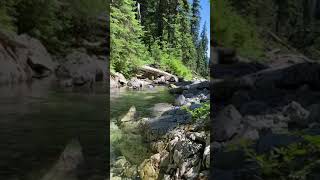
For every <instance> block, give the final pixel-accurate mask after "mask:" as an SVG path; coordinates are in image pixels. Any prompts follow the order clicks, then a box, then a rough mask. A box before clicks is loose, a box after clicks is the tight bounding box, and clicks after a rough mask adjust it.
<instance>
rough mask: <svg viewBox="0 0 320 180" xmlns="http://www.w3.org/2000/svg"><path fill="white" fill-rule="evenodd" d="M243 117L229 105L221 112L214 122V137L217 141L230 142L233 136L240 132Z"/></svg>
mask: <svg viewBox="0 0 320 180" xmlns="http://www.w3.org/2000/svg"><path fill="white" fill-rule="evenodd" d="M241 119H242V116H241V114H240V113H239V111H238V110H237V109H236V108H235V107H234V106H233V105H229V106H227V107H225V108H224V109H223V110H222V111H220V112H219V113H218V115H217V117H216V118H214V120H213V134H214V135H213V137H214V138H215V141H226V140H230V138H232V137H233V136H235V135H236V134H238V133H239V132H240V129H239V127H240V124H241Z"/></svg>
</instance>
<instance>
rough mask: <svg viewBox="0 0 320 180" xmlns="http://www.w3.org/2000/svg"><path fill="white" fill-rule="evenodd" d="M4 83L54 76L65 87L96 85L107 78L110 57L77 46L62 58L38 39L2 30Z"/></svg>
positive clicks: (0, 46) (0, 52) (0, 56)
mask: <svg viewBox="0 0 320 180" xmlns="http://www.w3.org/2000/svg"><path fill="white" fill-rule="evenodd" d="M0 40H1V42H0V64H1V66H0V72H1V74H0V85H12V84H18V83H22V82H30V81H32V80H33V79H45V78H47V77H49V76H53V77H55V79H56V82H57V83H56V84H57V85H60V86H61V87H75V88H76V87H80V86H88V87H92V85H93V84H94V83H95V82H98V81H104V82H105V81H106V80H107V68H104V67H107V61H106V60H107V57H105V56H98V55H88V53H87V50H86V49H74V50H73V51H72V52H70V53H69V54H67V55H65V56H63V57H60V56H59V57H58V56H54V55H51V54H49V53H48V51H47V49H46V48H45V46H44V45H43V44H42V43H41V42H40V41H39V40H37V39H35V38H33V37H31V36H29V35H26V34H22V35H17V34H13V33H8V32H5V31H2V30H0Z"/></svg>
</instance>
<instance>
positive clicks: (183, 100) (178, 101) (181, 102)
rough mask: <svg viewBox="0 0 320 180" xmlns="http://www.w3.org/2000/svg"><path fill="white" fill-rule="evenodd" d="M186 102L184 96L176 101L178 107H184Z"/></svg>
mask: <svg viewBox="0 0 320 180" xmlns="http://www.w3.org/2000/svg"><path fill="white" fill-rule="evenodd" d="M185 102H186V98H185V97H184V96H183V95H180V96H178V98H177V99H176V100H175V103H174V104H175V105H176V106H183V105H184V104H185Z"/></svg>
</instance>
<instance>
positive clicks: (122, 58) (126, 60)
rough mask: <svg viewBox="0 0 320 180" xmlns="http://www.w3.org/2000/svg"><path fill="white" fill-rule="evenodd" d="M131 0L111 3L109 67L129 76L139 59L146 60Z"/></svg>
mask: <svg viewBox="0 0 320 180" xmlns="http://www.w3.org/2000/svg"><path fill="white" fill-rule="evenodd" d="M134 6H135V1H133V0H118V1H114V2H112V3H111V18H110V33H111V36H110V38H111V67H112V68H114V70H115V71H117V72H121V73H123V74H124V75H125V76H130V73H132V72H133V71H134V70H135V67H136V66H138V65H139V64H140V63H141V61H143V60H146V51H145V47H144V45H143V43H142V42H141V40H140V38H141V37H142V36H143V31H142V27H141V25H140V24H139V22H138V20H137V19H136V9H135V8H134Z"/></svg>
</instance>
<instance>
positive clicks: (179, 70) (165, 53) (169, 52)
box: [150, 41, 192, 79]
mask: <svg viewBox="0 0 320 180" xmlns="http://www.w3.org/2000/svg"><path fill="white" fill-rule="evenodd" d="M159 44H161V45H159ZM161 47H162V49H161ZM150 52H151V56H152V57H153V58H154V63H156V64H158V65H160V67H161V68H162V69H164V70H166V71H169V72H171V73H173V74H176V75H178V76H180V77H183V78H185V79H191V78H192V73H191V71H190V70H189V69H188V68H187V67H186V66H185V65H184V64H183V62H182V59H181V55H180V54H181V53H180V52H179V51H178V50H177V49H175V48H169V47H168V44H167V43H166V42H161V43H160V42H159V41H155V43H154V44H153V45H152V47H151V50H150Z"/></svg>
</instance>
